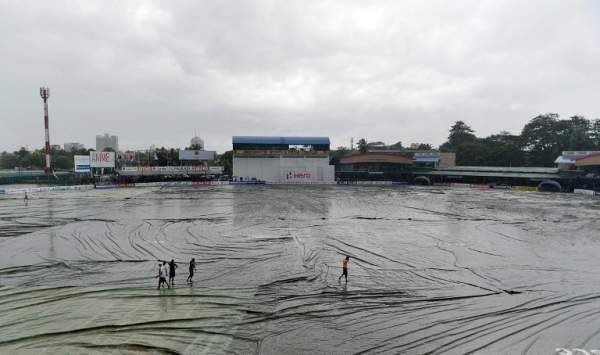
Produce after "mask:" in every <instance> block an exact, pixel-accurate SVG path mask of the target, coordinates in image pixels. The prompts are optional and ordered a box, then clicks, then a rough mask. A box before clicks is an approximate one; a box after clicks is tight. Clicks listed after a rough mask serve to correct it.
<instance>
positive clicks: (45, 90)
mask: <svg viewBox="0 0 600 355" xmlns="http://www.w3.org/2000/svg"><path fill="white" fill-rule="evenodd" d="M40 96H41V97H42V99H44V129H45V130H46V173H48V174H51V173H52V166H51V165H50V163H51V162H50V130H49V126H48V98H49V97H50V89H49V88H40Z"/></svg>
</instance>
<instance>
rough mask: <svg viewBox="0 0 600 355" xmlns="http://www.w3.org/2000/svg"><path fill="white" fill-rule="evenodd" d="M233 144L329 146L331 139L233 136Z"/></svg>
mask: <svg viewBox="0 0 600 355" xmlns="http://www.w3.org/2000/svg"><path fill="white" fill-rule="evenodd" d="M232 142H233V144H268V145H328V144H330V143H329V137H268V136H233V139H232Z"/></svg>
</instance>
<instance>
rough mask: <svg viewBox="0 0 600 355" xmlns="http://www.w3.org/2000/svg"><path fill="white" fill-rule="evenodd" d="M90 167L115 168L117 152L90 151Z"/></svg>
mask: <svg viewBox="0 0 600 355" xmlns="http://www.w3.org/2000/svg"><path fill="white" fill-rule="evenodd" d="M90 167H92V168H114V167H115V152H93V151H92V152H90Z"/></svg>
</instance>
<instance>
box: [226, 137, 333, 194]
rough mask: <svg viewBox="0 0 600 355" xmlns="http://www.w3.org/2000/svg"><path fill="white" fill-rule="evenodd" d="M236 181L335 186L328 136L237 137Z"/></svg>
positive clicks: (234, 139) (234, 144) (235, 155)
mask: <svg viewBox="0 0 600 355" xmlns="http://www.w3.org/2000/svg"><path fill="white" fill-rule="evenodd" d="M232 143H233V179H234V181H254V180H257V181H264V182H266V183H275V184H299V183H306V184H311V183H333V182H334V174H335V171H334V167H333V166H332V165H330V164H329V149H330V148H329V146H330V141H329V138H328V137H251V136H234V137H233V139H232Z"/></svg>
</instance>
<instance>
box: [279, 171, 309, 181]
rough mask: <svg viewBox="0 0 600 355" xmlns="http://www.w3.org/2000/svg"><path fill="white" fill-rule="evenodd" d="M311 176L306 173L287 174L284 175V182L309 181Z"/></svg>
mask: <svg viewBox="0 0 600 355" xmlns="http://www.w3.org/2000/svg"><path fill="white" fill-rule="evenodd" d="M310 177H311V174H310V172H308V171H305V172H291V171H290V172H288V173H287V174H285V179H286V180H296V179H299V180H310Z"/></svg>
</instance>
